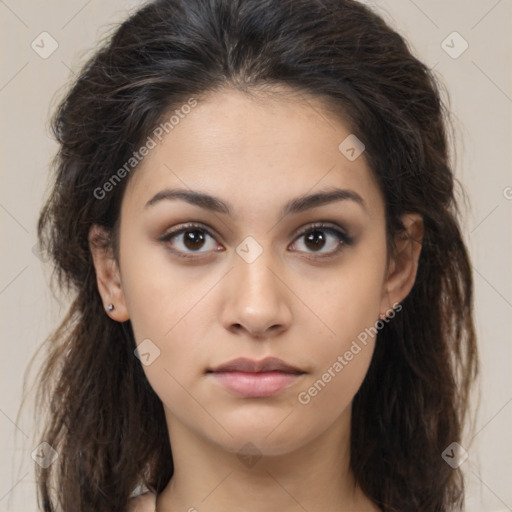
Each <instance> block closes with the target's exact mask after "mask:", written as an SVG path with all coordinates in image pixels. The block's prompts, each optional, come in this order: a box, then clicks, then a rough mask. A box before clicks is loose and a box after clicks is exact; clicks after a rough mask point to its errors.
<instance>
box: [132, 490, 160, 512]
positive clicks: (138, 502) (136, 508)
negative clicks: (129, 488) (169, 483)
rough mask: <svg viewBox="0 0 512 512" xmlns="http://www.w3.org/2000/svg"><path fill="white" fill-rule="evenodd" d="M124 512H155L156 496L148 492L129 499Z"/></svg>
mask: <svg viewBox="0 0 512 512" xmlns="http://www.w3.org/2000/svg"><path fill="white" fill-rule="evenodd" d="M126 512H156V495H155V494H153V493H152V492H149V491H148V492H145V493H143V494H141V495H140V496H135V497H134V498H131V499H130V504H129V505H128V509H127V511H126Z"/></svg>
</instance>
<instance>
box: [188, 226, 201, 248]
mask: <svg viewBox="0 0 512 512" xmlns="http://www.w3.org/2000/svg"><path fill="white" fill-rule="evenodd" d="M184 235H185V236H184V241H183V242H184V244H185V246H186V247H188V248H189V249H199V248H200V247H201V243H202V242H203V241H204V235H203V233H202V232H201V231H199V230H197V229H194V230H191V231H185V233H184Z"/></svg>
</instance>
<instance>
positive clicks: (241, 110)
mask: <svg viewBox="0 0 512 512" xmlns="http://www.w3.org/2000/svg"><path fill="white" fill-rule="evenodd" d="M175 108H176V107H175ZM177 108H178V109H179V107H177ZM186 111H187V112H188V113H186V114H183V113H182V115H181V116H180V117H179V121H178V122H177V123H176V124H175V125H173V127H172V129H170V130H169V131H168V133H164V135H163V136H162V137H161V140H158V139H157V138H155V137H153V139H154V140H155V142H156V144H155V147H154V148H153V149H151V151H150V152H149V153H148V155H147V156H146V157H144V159H143V160H142V162H141V163H140V164H139V166H138V168H137V169H136V170H135V171H134V174H133V175H132V176H131V178H130V181H129V183H128V186H127V189H126V192H125V198H124V199H123V201H124V202H128V203H130V204H131V205H132V206H135V207H137V209H139V208H142V207H143V205H144V203H145V201H147V199H148V198H149V197H150V196H152V195H154V194H155V193H157V192H159V190H161V189H162V188H165V187H169V188H176V187H181V188H185V189H187V188H188V189H194V190H201V191H202V192H206V193H210V194H212V195H215V196H220V197H225V198H229V200H230V202H231V203H233V204H235V206H236V208H237V210H238V211H239V213H240V214H242V213H243V212H245V213H246V214H250V213H251V211H256V210H258V205H260V209H261V205H264V206H265V208H271V207H272V205H273V204H274V203H275V205H276V208H277V207H280V206H282V204H283V203H284V202H286V201H288V200H289V199H290V198H291V197H295V196H299V195H302V194H305V193H307V192H315V190H316V189H317V188H326V187H331V186H333V187H343V188H350V189H356V190H357V192H358V193H359V194H360V195H361V196H363V197H366V200H365V202H368V203H369V204H370V205H374V206H375V207H377V209H378V207H379V204H378V203H379V202H382V197H381V194H380V191H379V190H378V187H377V185H376V182H375V180H374V178H373V176H372V173H371V172H370V169H369V168H368V166H367V163H366V160H365V158H364V156H365V155H364V152H363V153H362V154H361V155H360V156H359V157H357V158H355V159H349V158H347V154H346V153H344V152H343V151H342V150H343V149H344V147H345V146H346V144H345V143H344V141H347V140H348V141H349V142H350V141H352V138H353V137H354V135H353V134H352V133H351V129H350V126H349V125H348V124H347V123H346V122H344V121H343V120H342V119H341V118H340V117H339V115H335V114H333V113H332V112H331V111H330V110H329V109H328V107H327V105H326V103H325V102H322V101H321V100H319V99H316V98H312V97H310V96H309V97H308V96H304V95H298V94H296V93H295V94H294V93H290V94H288V95H286V93H285V92H282V91H280V92H279V94H271V95H269V94H255V95H254V94H251V95H247V94H246V93H242V92H239V91H235V90H224V91H222V92H216V93H212V94H210V95H208V96H206V97H205V98H203V99H201V100H200V101H198V103H197V105H196V106H195V107H194V108H192V109H186ZM173 112H174V110H173ZM171 115H172V112H170V113H169V118H170V117H171ZM175 119H178V118H177V117H175ZM340 144H341V145H342V146H341V149H340ZM357 149H361V148H356V150H357ZM348 155H349V156H350V153H349V154H348ZM374 213H375V214H377V212H374Z"/></svg>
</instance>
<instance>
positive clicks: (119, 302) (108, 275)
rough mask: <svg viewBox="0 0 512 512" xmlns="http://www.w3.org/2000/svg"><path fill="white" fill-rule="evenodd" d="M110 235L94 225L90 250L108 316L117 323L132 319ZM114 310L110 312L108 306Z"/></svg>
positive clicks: (91, 230)
mask: <svg viewBox="0 0 512 512" xmlns="http://www.w3.org/2000/svg"><path fill="white" fill-rule="evenodd" d="M109 240H110V234H109V232H108V231H107V230H106V229H105V228H104V227H102V226H99V225H98V224H93V226H92V227H91V229H90V230H89V249H90V251H91V254H92V259H93V262H94V268H95V270H96V283H97V286H98V291H99V293H100V296H101V298H102V300H103V307H104V308H105V311H106V313H107V315H109V316H110V318H112V320H116V321H117V322H125V321H126V320H128V319H129V318H130V314H129V313H128V309H127V308H126V301H125V298H124V293H123V287H122V283H121V274H120V272H119V266H118V264H117V261H116V259H115V257H114V251H113V249H112V247H111V244H110V242H109ZM110 304H112V305H113V306H114V308H113V309H112V310H111V311H109V309H108V306H109V305H110Z"/></svg>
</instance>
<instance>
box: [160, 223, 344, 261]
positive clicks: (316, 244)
mask: <svg viewBox="0 0 512 512" xmlns="http://www.w3.org/2000/svg"><path fill="white" fill-rule="evenodd" d="M208 238H209V239H210V240H211V242H210V247H208V244H207V243H206V242H207V240H208ZM301 239H304V241H303V242H301V243H302V244H303V245H304V246H305V247H306V250H300V249H299V252H306V253H309V254H313V255H314V254H316V253H318V254H321V255H322V256H325V255H327V256H330V255H333V254H335V253H337V252H338V251H339V250H341V249H342V246H343V245H345V244H347V245H348V244H350V243H351V239H350V237H349V236H348V235H347V234H346V233H345V232H343V231H340V230H339V229H336V228H334V227H332V226H324V225H316V226H310V227H308V228H307V229H306V230H304V231H302V232H301V233H300V234H299V235H298V236H297V238H296V239H295V241H294V242H293V243H292V247H293V248H294V249H297V245H299V246H300V245H301V244H300V243H298V242H297V241H300V240H301ZM160 240H161V241H162V242H165V243H166V244H168V245H169V246H171V250H172V251H173V252H174V253H176V254H177V255H178V256H180V257H182V258H193V257H194V256H192V253H205V252H209V251H216V250H219V249H218V247H219V246H218V244H217V243H216V241H215V238H214V237H213V236H212V235H211V233H210V232H209V230H208V229H206V228H204V227H202V226H200V225H194V224H192V225H188V226H183V227H181V228H179V229H177V230H175V231H172V232H171V233H167V234H166V235H164V236H163V237H162V238H161V239H160ZM176 245H178V247H176ZM205 246H206V248H205ZM326 247H327V250H323V249H325V248H326ZM329 247H330V249H329ZM201 249H204V250H201Z"/></svg>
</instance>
